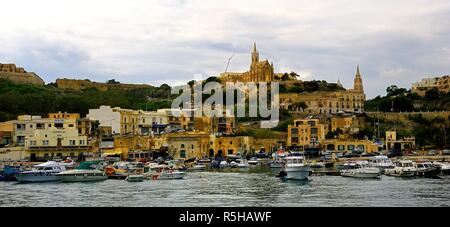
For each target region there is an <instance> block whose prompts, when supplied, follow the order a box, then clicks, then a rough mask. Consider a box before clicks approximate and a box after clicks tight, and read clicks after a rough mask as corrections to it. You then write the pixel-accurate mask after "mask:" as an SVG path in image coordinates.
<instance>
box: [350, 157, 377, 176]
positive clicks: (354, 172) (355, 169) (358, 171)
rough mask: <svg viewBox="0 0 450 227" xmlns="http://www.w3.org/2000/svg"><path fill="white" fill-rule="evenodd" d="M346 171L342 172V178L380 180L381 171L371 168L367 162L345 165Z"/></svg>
mask: <svg viewBox="0 0 450 227" xmlns="http://www.w3.org/2000/svg"><path fill="white" fill-rule="evenodd" d="M344 166H345V167H347V168H346V169H343V170H341V176H343V177H354V178H379V177H380V176H381V171H380V170H379V169H378V168H375V167H371V166H370V165H369V162H367V161H358V162H352V163H348V165H344Z"/></svg>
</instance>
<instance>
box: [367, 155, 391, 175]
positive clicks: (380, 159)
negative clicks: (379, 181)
mask: <svg viewBox="0 0 450 227" xmlns="http://www.w3.org/2000/svg"><path fill="white" fill-rule="evenodd" d="M370 164H371V165H372V166H373V167H375V168H378V169H379V170H380V171H381V173H384V172H385V170H386V169H393V168H395V165H394V163H393V162H392V161H391V159H389V158H388V157H387V156H381V155H380V156H375V157H373V158H372V159H371V160H370Z"/></svg>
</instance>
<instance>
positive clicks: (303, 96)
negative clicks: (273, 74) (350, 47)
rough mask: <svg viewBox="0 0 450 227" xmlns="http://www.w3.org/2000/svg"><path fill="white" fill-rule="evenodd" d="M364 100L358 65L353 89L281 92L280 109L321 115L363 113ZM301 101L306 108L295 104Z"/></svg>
mask: <svg viewBox="0 0 450 227" xmlns="http://www.w3.org/2000/svg"><path fill="white" fill-rule="evenodd" d="M338 84H340V83H338ZM340 86H341V85H340ZM365 101H366V95H365V94H364V87H363V82H362V76H361V73H360V70H359V66H358V68H357V70H356V75H355V80H354V86H353V89H348V90H345V91H335V92H321V91H318V92H303V93H281V94H280V109H284V110H290V111H299V112H305V113H310V114H323V115H325V114H336V113H345V112H347V113H363V112H364V103H365ZM301 102H303V103H305V104H306V105H307V108H306V109H301V108H299V107H297V104H298V103H301Z"/></svg>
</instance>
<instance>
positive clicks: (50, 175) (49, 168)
mask: <svg viewBox="0 0 450 227" xmlns="http://www.w3.org/2000/svg"><path fill="white" fill-rule="evenodd" d="M64 171H66V168H65V167H64V165H61V163H58V162H54V161H49V162H46V163H43V164H39V165H35V166H34V167H33V169H32V170H31V171H24V172H20V173H19V174H16V175H15V176H16V179H17V181H19V182H46V181H58V180H59V179H58V177H57V176H56V174H58V173H60V172H64Z"/></svg>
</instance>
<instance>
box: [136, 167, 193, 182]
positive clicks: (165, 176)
mask: <svg viewBox="0 0 450 227" xmlns="http://www.w3.org/2000/svg"><path fill="white" fill-rule="evenodd" d="M185 175H186V173H185V172H181V171H177V170H170V169H169V170H168V169H164V170H162V171H161V172H157V173H150V174H147V175H146V176H145V177H146V178H149V179H151V180H181V179H183V178H184V176H185Z"/></svg>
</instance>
